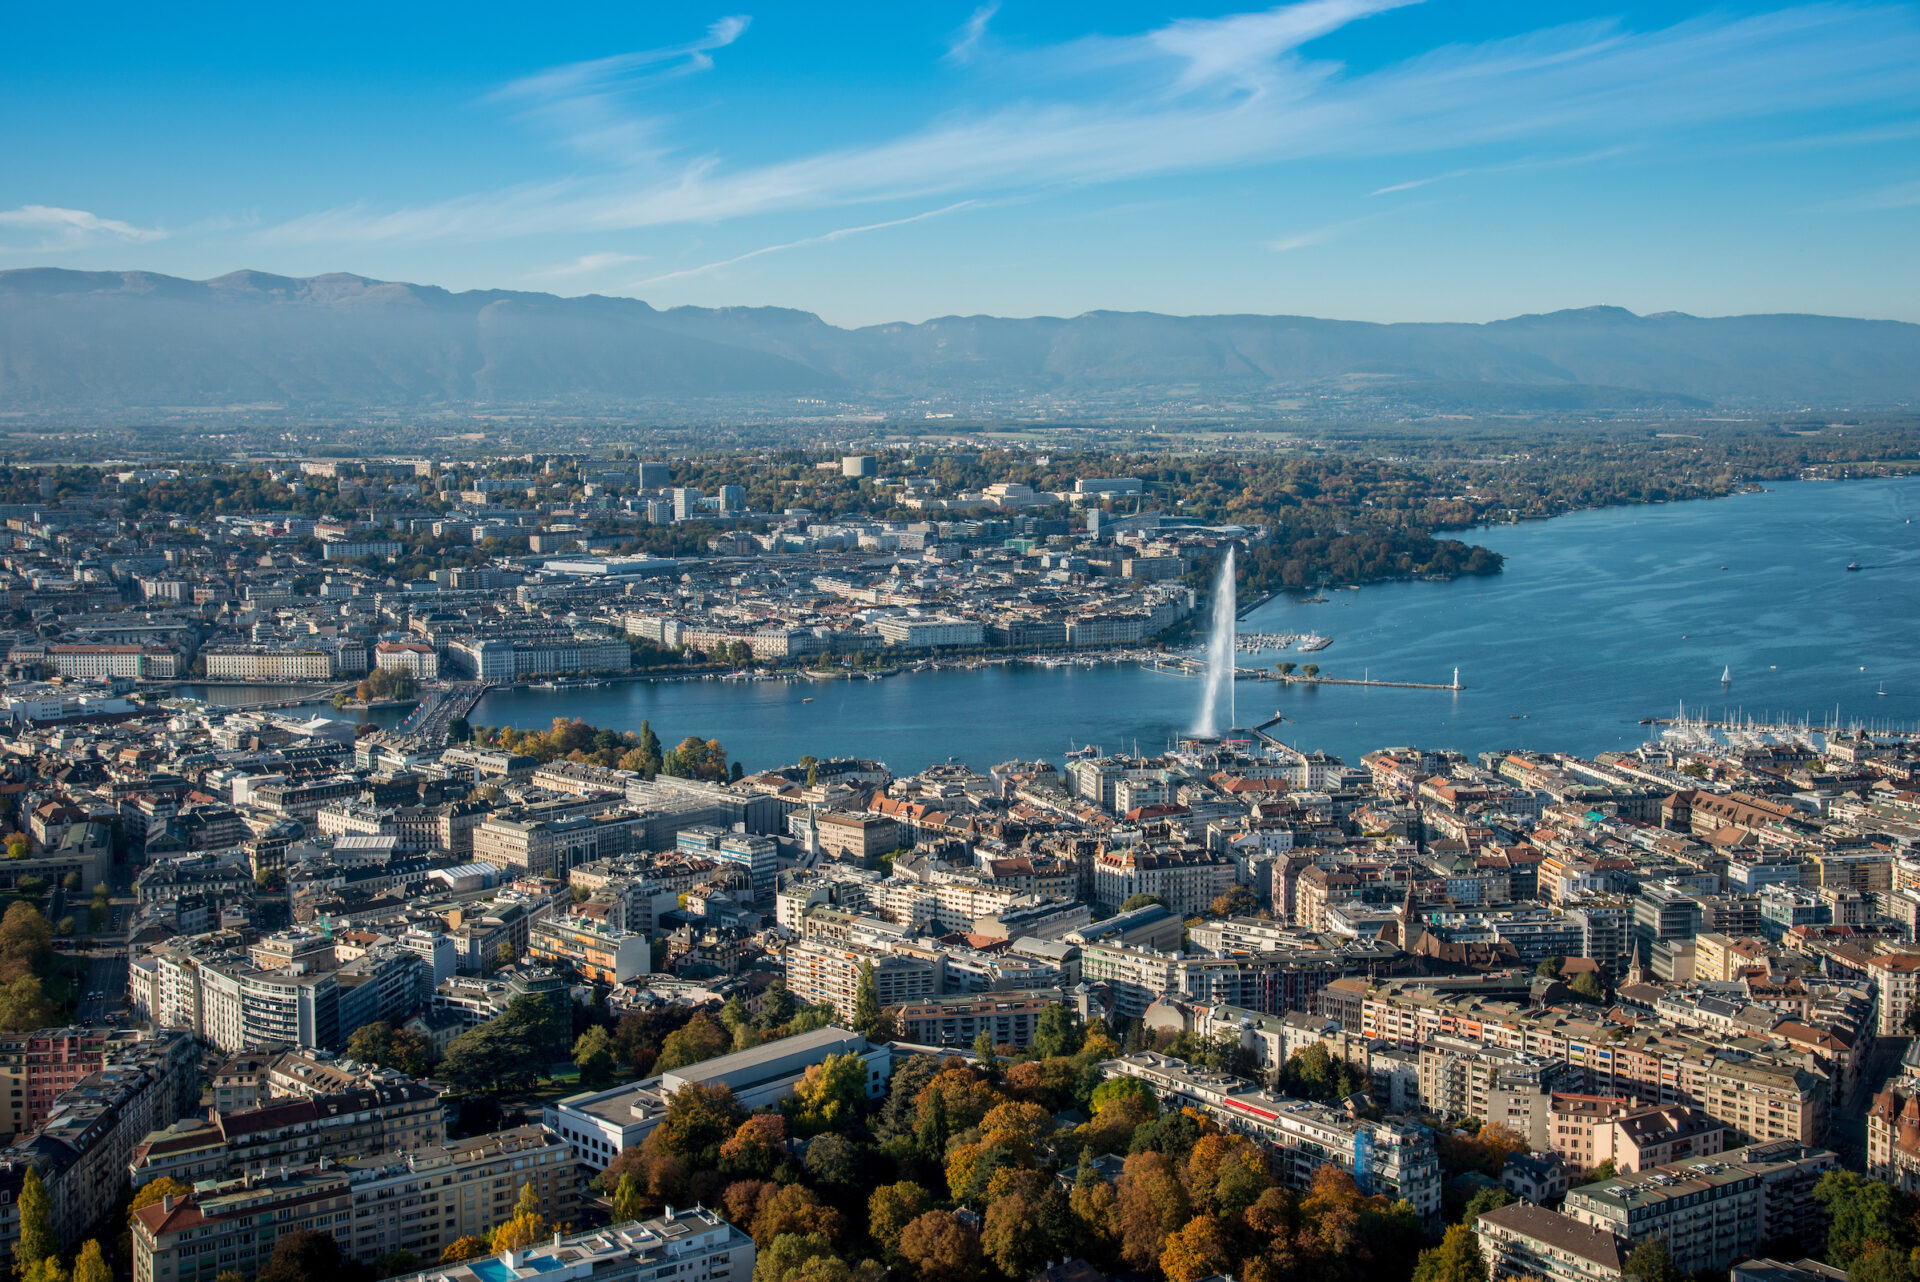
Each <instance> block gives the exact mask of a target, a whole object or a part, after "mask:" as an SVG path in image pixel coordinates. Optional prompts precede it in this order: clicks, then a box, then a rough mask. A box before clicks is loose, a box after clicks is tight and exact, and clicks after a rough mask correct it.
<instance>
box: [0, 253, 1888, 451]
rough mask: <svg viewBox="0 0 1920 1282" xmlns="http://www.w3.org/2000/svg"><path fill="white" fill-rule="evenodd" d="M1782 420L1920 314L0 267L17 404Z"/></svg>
mask: <svg viewBox="0 0 1920 1282" xmlns="http://www.w3.org/2000/svg"><path fill="white" fill-rule="evenodd" d="M1288 398H1293V401H1292V403H1293V404H1294V405H1295V406H1296V407H1297V406H1299V405H1302V404H1305V405H1314V404H1334V403H1339V404H1348V405H1354V404H1369V403H1371V404H1376V405H1386V404H1393V405H1402V406H1413V407H1420V406H1425V407H1429V408H1461V409H1476V408H1478V409H1502V408H1519V409H1534V410H1541V411H1549V412H1551V411H1556V410H1565V411H1585V410H1592V409H1662V410H1681V411H1704V410H1708V409H1785V408H1803V407H1804V408H1840V407H1855V408H1869V407H1897V406H1904V405H1911V404H1913V403H1914V402H1915V401H1917V400H1920V325H1912V324H1906V323H1902V322H1896V321H1872V320H1856V319H1848V318H1843V317H1827V316H1810V315H1798V314H1779V315H1753V316H1727V317H1714V318H1704V317H1697V316H1689V315H1685V314H1683V313H1678V312H1666V313H1660V314H1657V315H1646V316H1639V315H1635V314H1633V313H1632V312H1629V311H1625V310H1623V309H1621V308H1617V307H1589V308H1582V309H1578V310H1570V311H1559V312H1552V313H1548V314H1544V315H1529V316H1517V317H1514V318H1512V319H1509V320H1500V321H1493V322H1489V323H1486V324H1464V323H1460V324H1455V323H1408V324H1375V323H1370V322H1358V321H1337V320H1321V319H1315V318H1312V317H1304V316H1279V315H1276V316H1263V315H1233V316H1170V315H1161V314H1157V313H1149V312H1108V311H1096V312H1088V313H1085V314H1084V315H1080V316H1074V317H1067V318H1061V317H1047V316H1040V317H1029V318H1022V319H1007V318H1000V317H992V316H947V317H941V318H939V319H936V320H929V321H924V322H922V323H919V324H886V325H873V326H866V327H863V328H858V329H843V328H840V327H837V326H834V325H830V324H828V323H827V322H825V321H823V320H821V319H820V318H819V317H818V316H816V315H813V314H812V313H810V312H802V311H794V310H789V309H786V308H776V307H725V308H703V307H675V308H669V309H665V310H661V309H658V308H654V307H651V306H649V305H648V304H646V303H644V302H641V301H639V300H637V299H630V298H611V297H604V296H600V295H590V296H586V297H578V298H562V297H558V296H556V295H553V294H540V293H521V292H514V291H508V290H469V291H465V292H460V293H454V292H450V291H448V290H444V289H439V288H436V287H432V286H425V285H410V284H404V283H398V282H390V281H376V280H369V279H366V278H365V277H361V276H353V275H347V274H343V273H335V274H329V275H324V276H313V277H307V278H304V279H295V278H290V277H284V276H272V275H267V274H264V273H261V272H252V271H241V272H234V273H232V274H230V275H226V276H220V277H216V278H215V279H213V280H205V281H193V280H183V279H180V278H178V277H172V276H164V275H158V274H155V273H152V272H141V271H127V272H80V271H67V270H62V269H55V268H28V269H23V270H16V271H6V272H0V412H9V413H12V414H15V415H24V416H60V415H96V416H116V415H130V414H137V413H139V412H143V411H147V412H153V411H169V410H178V409H199V410H220V409H222V408H223V407H225V408H229V409H231V410H232V411H233V412H235V413H237V414H244V413H247V412H251V411H254V410H259V409H272V410H274V411H276V412H286V413H296V414H313V415H328V414H335V413H352V412H356V411H364V410H376V409H377V410H398V411H403V412H407V411H420V412H425V411H434V410H447V409H460V408H474V407H503V406H521V407H537V406H553V407H561V406H565V407H571V408H573V409H577V410H604V411H609V412H626V413H645V412H646V411H647V409H648V408H649V406H658V405H662V404H667V403H675V404H686V403H689V402H704V403H711V404H722V403H726V402H738V403H743V404H744V403H754V404H759V405H770V404H778V403H781V402H783V401H784V402H786V403H788V404H793V403H795V402H796V399H798V400H805V401H816V400H824V401H827V402H829V403H863V404H867V405H872V406H876V407H880V408H883V409H885V408H887V407H893V408H894V409H896V410H898V411H901V412H907V411H908V410H909V407H910V408H911V411H912V412H914V413H916V415H917V412H918V410H919V409H920V406H921V404H922V403H925V404H927V405H942V404H944V405H947V406H949V407H953V406H955V405H968V404H972V405H983V404H987V403H989V402H994V403H998V404H1001V405H1003V406H1017V405H1026V406H1029V407H1034V408H1038V407H1042V406H1045V405H1047V404H1050V403H1051V404H1055V405H1061V406H1072V405H1078V406H1082V407H1086V406H1115V405H1120V404H1125V403H1134V404H1139V405H1175V406H1177V405H1180V404H1188V405H1194V406H1201V405H1211V406H1219V405H1221V404H1223V403H1234V404H1237V405H1239V406H1241V407H1243V408H1256V409H1257V408H1259V407H1262V406H1271V405H1277V404H1282V403H1287V401H1288Z"/></svg>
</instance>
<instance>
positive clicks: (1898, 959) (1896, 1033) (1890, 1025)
mask: <svg viewBox="0 0 1920 1282" xmlns="http://www.w3.org/2000/svg"><path fill="white" fill-rule="evenodd" d="M1865 967H1866V972H1867V978H1868V980H1869V981H1870V982H1871V983H1872V984H1873V991H1874V1011H1875V1015H1876V1021H1875V1028H1874V1031H1875V1032H1876V1033H1878V1034H1879V1035H1880V1036H1881V1037H1900V1036H1903V1035H1904V1034H1905V1032H1906V1029H1905V1024H1906V1019H1907V1016H1908V1015H1909V1014H1911V1013H1912V1011H1913V1003H1914V998H1915V995H1916V994H1917V993H1920V953H1881V954H1878V955H1876V956H1873V957H1869V958H1867V960H1866V963H1865Z"/></svg>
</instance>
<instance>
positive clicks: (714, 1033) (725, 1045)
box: [653, 1011, 733, 1073]
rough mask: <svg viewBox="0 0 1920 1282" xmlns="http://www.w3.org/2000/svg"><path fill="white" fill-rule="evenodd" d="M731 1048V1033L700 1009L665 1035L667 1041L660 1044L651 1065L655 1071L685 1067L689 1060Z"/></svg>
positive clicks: (692, 1060) (716, 1053) (718, 1053)
mask: <svg viewBox="0 0 1920 1282" xmlns="http://www.w3.org/2000/svg"><path fill="white" fill-rule="evenodd" d="M732 1048H733V1038H732V1036H731V1035H730V1034H729V1033H728V1032H727V1030H726V1029H725V1028H723V1027H721V1026H720V1025H719V1024H718V1023H716V1022H715V1021H714V1020H713V1019H712V1018H710V1017H709V1016H708V1015H707V1014H706V1013H705V1012H704V1011H703V1012H700V1013H697V1014H695V1015H694V1017H693V1018H692V1019H690V1020H688V1021H687V1022H686V1024H684V1025H683V1026H681V1027H680V1028H679V1029H678V1030H676V1031H675V1032H673V1033H670V1034H668V1035H667V1039H666V1041H664V1042H662V1043H661V1046H660V1058H659V1059H658V1060H657V1061H655V1063H654V1066H653V1068H654V1071H655V1072H657V1073H665V1072H668V1071H670V1070H672V1069H676V1068H685V1067H686V1066H687V1065H689V1064H698V1063H700V1062H701V1061H702V1060H709V1059H712V1058H714V1057H715V1056H716V1055H724V1054H726V1053H727V1052H728V1051H729V1050H731V1049H732Z"/></svg>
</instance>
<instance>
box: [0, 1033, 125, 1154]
mask: <svg viewBox="0 0 1920 1282" xmlns="http://www.w3.org/2000/svg"><path fill="white" fill-rule="evenodd" d="M142 1040H143V1035H142V1034H139V1033H132V1032H125V1031H122V1030H120V1029H109V1028H43V1029H40V1030H38V1031H36V1032H31V1033H8V1034H5V1035H4V1036H0V1133H4V1135H6V1136H8V1137H12V1136H16V1135H21V1134H24V1133H26V1132H29V1131H31V1130H33V1129H34V1127H36V1126H38V1125H39V1124H40V1123H41V1122H43V1121H45V1120H46V1118H47V1114H48V1112H49V1111H51V1110H52V1108H53V1102H54V1100H56V1099H58V1098H59V1097H60V1096H61V1095H63V1094H65V1093H66V1092H67V1091H69V1090H71V1089H72V1088H73V1087H75V1086H77V1085H79V1083H80V1080H81V1079H82V1078H85V1077H88V1076H90V1075H92V1074H94V1073H97V1072H99V1071H100V1069H101V1068H102V1067H103V1066H105V1064H106V1063H107V1062H108V1060H109V1059H111V1058H113V1056H114V1055H115V1054H117V1053H119V1052H121V1051H125V1050H130V1049H132V1048H133V1047H134V1046H135V1045H137V1044H138V1043H139V1042H140V1041H142Z"/></svg>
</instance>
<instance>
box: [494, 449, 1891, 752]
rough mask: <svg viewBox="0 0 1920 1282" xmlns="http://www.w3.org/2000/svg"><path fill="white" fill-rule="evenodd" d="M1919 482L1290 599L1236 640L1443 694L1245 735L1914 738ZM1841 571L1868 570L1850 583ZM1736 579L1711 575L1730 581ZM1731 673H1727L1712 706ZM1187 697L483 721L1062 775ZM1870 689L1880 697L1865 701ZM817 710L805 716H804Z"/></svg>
mask: <svg viewBox="0 0 1920 1282" xmlns="http://www.w3.org/2000/svg"><path fill="white" fill-rule="evenodd" d="M1916 517H1920V479H1915V480H1906V479H1899V480H1879V481H1853V482H1845V483H1832V482H1812V483H1806V482H1802V483H1792V484H1782V485H1778V486H1776V487H1775V488H1774V489H1772V490H1770V491H1768V492H1766V493H1762V494H1749V495H1741V496H1738V497H1734V498H1727V499H1716V500H1708V501H1700V502H1691V503H1673V504H1665V505H1660V506H1653V507H1631V508H1613V509H1608V510H1605V511H1596V512H1581V513H1576V514H1574V515H1571V516H1565V517H1561V518H1558V519H1556V520H1553V521H1545V522H1537V523H1531V524H1527V525H1521V526H1500V527H1495V528H1492V529H1488V530H1484V531H1479V532H1477V533H1475V534H1474V535H1473V536H1472V539H1473V541H1475V542H1479V543H1484V544H1485V545H1487V546H1488V547H1491V548H1493V549H1494V550H1496V551H1499V552H1503V553H1505V554H1506V556H1507V565H1506V570H1505V572H1504V573H1502V574H1499V575H1496V576H1494V577H1492V578H1485V579H1462V580H1458V581H1455V582H1451V583H1424V582H1422V583H1393V584H1383V585H1377V586H1370V587H1367V588H1364V589H1362V590H1360V591H1336V592H1330V593H1329V594H1328V595H1329V596H1330V597H1331V598H1332V599H1331V600H1330V601H1329V602H1328V603H1327V604H1324V605H1309V604H1304V603H1302V602H1299V601H1296V600H1293V599H1291V598H1282V599H1279V600H1276V601H1273V602H1270V603H1268V604H1267V605H1265V606H1262V607H1261V608H1260V609H1258V610H1256V611H1254V612H1253V613H1251V614H1250V615H1249V616H1248V617H1247V618H1245V619H1243V620H1242V621H1241V624H1240V626H1241V629H1242V630H1243V631H1260V632H1308V631H1313V632H1319V633H1322V634H1325V635H1331V636H1332V637H1333V639H1334V643H1333V645H1332V646H1330V647H1329V648H1327V649H1325V650H1322V651H1319V652H1318V653H1315V654H1310V655H1301V654H1292V653H1290V654H1287V655H1285V656H1282V655H1279V654H1272V655H1267V656H1261V657H1255V656H1247V655H1242V656H1241V658H1240V662H1241V664H1242V665H1243V666H1254V665H1256V664H1258V663H1261V662H1266V663H1272V662H1276V661H1278V660H1279V659H1280V658H1282V657H1286V658H1292V659H1294V660H1296V661H1298V662H1303V663H1304V662H1308V661H1312V662H1317V663H1319V664H1320V666H1321V668H1322V674H1323V675H1325V676H1332V677H1351V678H1360V677H1362V676H1365V675H1367V674H1369V673H1370V674H1371V675H1372V676H1373V677H1374V678H1375V679H1378V680H1390V681H1427V682H1438V683H1444V682H1448V681H1451V680H1452V679H1453V669H1454V668H1455V667H1456V666H1457V667H1458V668H1459V670H1460V680H1461V682H1462V684H1463V685H1464V687H1465V688H1464V689H1462V690H1460V691H1458V692H1454V691H1446V690H1403V689H1390V688H1360V689H1355V688H1343V687H1338V686H1320V687H1313V688H1307V687H1301V686H1293V687H1281V686H1279V685H1277V684H1274V683H1269V682H1258V683H1255V682H1248V681H1241V682H1238V683H1236V684H1237V698H1238V712H1239V715H1238V718H1237V719H1238V722H1239V724H1241V725H1243V726H1244V725H1251V724H1255V723H1258V722H1260V721H1263V720H1265V719H1266V718H1267V717H1270V716H1272V715H1274V714H1275V713H1276V712H1278V713H1280V714H1281V715H1283V716H1285V717H1286V718H1287V721H1286V722H1285V723H1283V724H1281V725H1280V726H1278V727H1275V729H1274V731H1273V732H1274V733H1276V734H1278V735H1279V736H1280V737H1282V738H1284V739H1286V740H1287V741H1288V742H1290V743H1293V744H1295V745H1296V746H1298V747H1301V748H1322V749H1325V750H1327V751H1329V752H1332V753H1335V754H1337V755H1339V756H1341V757H1344V758H1346V759H1347V760H1349V761H1355V760H1357V759H1358V758H1359V756H1360V754H1361V753H1363V752H1366V751H1368V750H1369V749H1372V748H1378V747H1383V746H1387V745H1395V744H1422V745H1427V746H1432V747H1450V748H1457V749H1460V750H1462V751H1467V752H1479V751H1484V750H1487V749H1498V748H1535V749H1541V750H1563V751H1574V752H1580V753H1593V752H1600V751H1605V750H1607V749H1610V748H1623V747H1630V746H1632V745H1634V744H1636V743H1639V742H1641V741H1642V740H1643V739H1644V738H1645V737H1646V735H1647V733H1648V732H1647V729H1646V728H1645V727H1643V726H1640V725H1639V724H1637V723H1638V722H1639V720H1640V719H1641V718H1643V717H1654V716H1668V715H1671V714H1672V713H1673V711H1674V710H1675V708H1676V706H1678V704H1679V703H1680V701H1682V700H1684V701H1685V704H1686V707H1687V709H1688V710H1689V711H1690V712H1691V711H1694V710H1705V711H1712V712H1715V713H1718V712H1721V711H1723V710H1725V711H1738V712H1741V713H1744V714H1749V715H1752V716H1755V717H1756V718H1757V717H1760V716H1762V715H1763V714H1773V715H1782V714H1784V715H1791V716H1793V717H1802V716H1805V717H1809V718H1811V719H1813V720H1815V721H1825V720H1828V719H1830V718H1832V717H1833V716H1834V715H1835V711H1836V709H1838V713H1839V715H1840V717H1841V719H1842V721H1843V723H1844V722H1847V721H1855V720H1858V721H1875V722H1897V723H1899V724H1901V725H1911V724H1913V723H1914V722H1915V721H1916V720H1920V650H1916V646H1915V637H1916V635H1920V582H1916V578H1915V569H1916V566H1917V565H1920V526H1915V525H1910V524H1908V521H1909V520H1910V519H1912V518H1916ZM1849 562H1858V563H1859V564H1860V566H1861V569H1860V570H1859V571H1858V572H1855V573H1849V572H1848V571H1847V570H1846V566H1847V564H1848V563H1849ZM1723 567H1724V568H1723ZM1723 670H1727V671H1729V672H1730V674H1731V678H1732V680H1731V682H1730V684H1728V685H1727V686H1726V687H1725V688H1724V689H1723V687H1722V684H1721V681H1720V677H1721V673H1722V671H1723ZM1200 688H1201V683H1200V682H1199V681H1197V680H1192V679H1187V678H1181V677H1175V676H1162V675H1159V674H1155V673H1151V672H1147V671H1145V670H1143V669H1140V668H1138V667H1134V666H1127V665H1102V666H1099V667H1096V668H1091V669H1082V668H1043V667H1037V666H1030V665H1019V666H1013V667H995V668H987V669H982V670H977V671H949V672H929V673H915V674H904V675H901V676H897V677H889V678H887V679H886V680H884V681H852V682H845V681H833V682H824V681H822V682H816V681H797V682H759V683H749V682H722V681H704V682H657V683H656V682H631V683H625V684H619V685H615V686H611V687H602V688H600V689H595V690H581V691H539V690H527V689H516V690H503V691H496V692H494V693H492V694H490V695H488V696H487V697H486V698H485V699H484V700H483V701H482V702H481V703H480V705H479V706H478V707H477V708H476V709H475V710H474V713H473V717H472V720H473V722H474V723H475V724H477V725H478V724H484V725H500V724H510V725H514V726H519V727H522V728H536V727H545V726H546V725H548V724H549V723H550V722H551V721H552V720H553V718H555V717H558V716H566V717H579V718H581V719H583V720H586V721H589V722H592V723H594V724H596V725H601V726H609V727H613V728H615V729H620V730H635V729H638V727H639V725H640V722H641V719H642V718H646V719H649V720H650V721H651V722H652V724H653V728H654V730H655V731H656V732H657V733H658V734H659V735H660V737H661V739H662V740H663V741H665V742H666V743H667V744H669V745H671V744H673V743H676V742H678V741H679V740H680V739H682V738H684V737H685V736H687V735H690V734H697V735H699V736H701V737H702V738H711V739H718V740H720V742H721V743H722V744H723V745H724V746H725V747H726V749H727V751H728V754H729V755H730V756H731V757H733V758H734V759H736V760H739V761H742V762H744V763H745V764H746V766H747V768H748V769H757V768H763V767H768V766H774V765H780V764H783V763H787V762H792V761H795V760H797V759H798V758H799V757H801V756H803V755H805V754H807V753H812V754H814V755H816V756H823V757H824V756H839V755H860V756H867V757H877V758H879V759H881V760H883V761H885V762H887V763H888V764H889V765H890V766H892V767H893V768H894V769H895V770H896V771H901V772H906V771H912V770H917V769H919V768H921V767H924V766H926V765H928V764H929V763H932V762H936V761H942V760H945V759H946V758H948V757H949V756H951V757H955V758H958V759H959V760H962V761H966V762H968V763H970V764H972V765H975V766H978V767H985V766H989V765H992V764H994V763H995V762H999V761H1005V760H1008V759H1011V758H1031V757H1038V756H1046V757H1055V758H1057V757H1059V756H1060V755H1061V754H1063V753H1064V752H1065V751H1066V750H1067V749H1068V747H1069V745H1070V743H1071V744H1084V743H1088V742H1092V743H1096V744H1099V745H1101V746H1102V747H1103V748H1106V749H1107V750H1109V751H1115V750H1120V749H1123V748H1125V749H1130V748H1131V747H1132V746H1133V744H1134V743H1135V742H1138V744H1139V746H1140V748H1141V750H1143V751H1151V750H1155V749H1158V748H1160V747H1162V746H1164V745H1165V744H1166V743H1167V742H1168V741H1169V740H1170V739H1171V738H1173V737H1175V736H1178V735H1182V734H1185V733H1187V732H1189V731H1190V730H1191V729H1192V726H1193V723H1194V720H1195V714H1196V711H1197V706H1198V701H1199V698H1200ZM1882 688H1884V689H1885V691H1886V694H1885V695H1884V696H1883V695H1881V694H1880V693H1879V691H1880V690H1881V689H1882ZM808 698H811V699H812V702H811V703H807V702H803V700H805V699H808Z"/></svg>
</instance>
